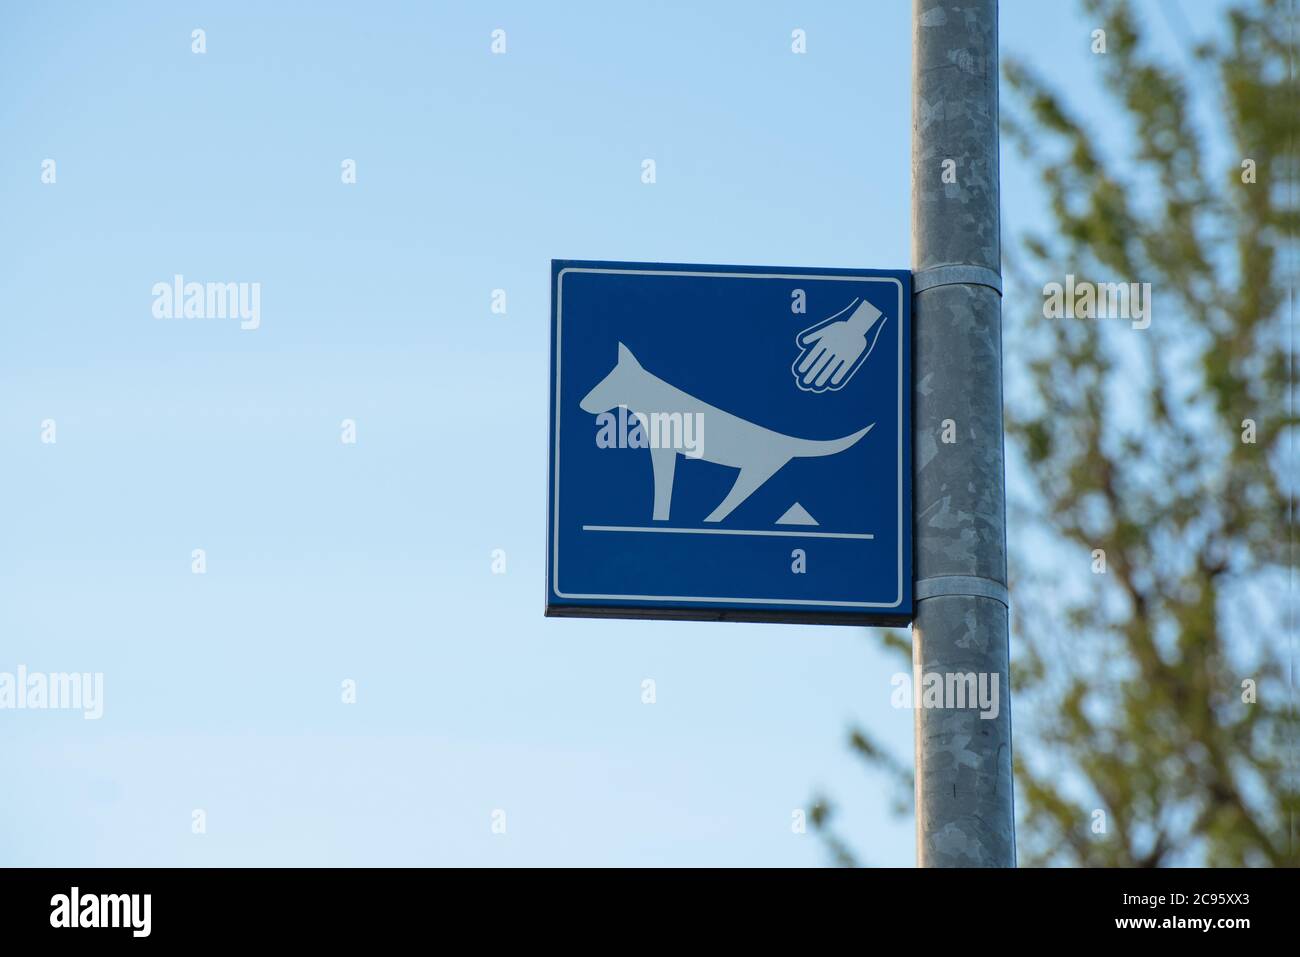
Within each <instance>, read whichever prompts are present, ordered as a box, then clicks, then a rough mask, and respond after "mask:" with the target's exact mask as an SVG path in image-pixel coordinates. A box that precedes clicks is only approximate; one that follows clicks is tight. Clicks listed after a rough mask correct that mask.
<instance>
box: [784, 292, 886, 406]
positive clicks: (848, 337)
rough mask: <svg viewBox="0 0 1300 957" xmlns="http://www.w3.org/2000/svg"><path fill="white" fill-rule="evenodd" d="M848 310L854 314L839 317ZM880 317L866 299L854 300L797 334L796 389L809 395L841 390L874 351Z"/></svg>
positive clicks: (793, 369)
mask: <svg viewBox="0 0 1300 957" xmlns="http://www.w3.org/2000/svg"><path fill="white" fill-rule="evenodd" d="M855 305H856V306H857V308H856V309H853V307H854V306H855ZM850 309H853V313H852V314H851V315H850V316H849V317H848V318H847V319H840V318H839V317H840V316H842V315H844V313H846V312H848V311H849V310H850ZM881 316H882V313H881V312H880V310H879V309H877V308H876V307H875V306H873V305H872V304H871V303H869V302H867V301H866V300H865V299H863V300H862V301H861V302H859V301H858V300H856V299H855V300H854V301H853V302H851V303H849V304H848V305H847V306H845V307H844V308H843V309H841V310H840V311H839V312H837V313H836V314H835V315H833V316H831V317H830V318H829V319H826V320H824V321H822V322H819V323H818V324H817V325H815V326H813V327H812V328H810V329H805V330H804V331H803V332H801V333H799V335H798V336H797V337H796V338H795V342H796V343H798V345H799V348H800V350H801V351H800V353H799V357H798V358H797V359H795V360H794V365H793V366H791V371H792V372H793V373H794V379H795V383H796V384H797V385H798V386H799V388H801V389H803V390H805V391H808V392H825V391H826V390H827V389H840V388H842V387H843V386H844V385H845V384H846V383H847V382H848V381H849V379H850V378H851V377H852V376H853V373H855V372H857V371H858V368H859V367H860V366H861V365H862V363H863V362H865V361H866V358H867V356H869V355H871V350H872V349H873V348H875V345H876V340H877V339H878V338H880V330H881V329H883V328H884V326H885V323H884V320H883V319H882V318H881ZM873 326H874V327H875V333H874V334H872V333H871V330H872V327H873ZM869 334H870V336H871V341H870V343H868V342H867V337H868V335H869Z"/></svg>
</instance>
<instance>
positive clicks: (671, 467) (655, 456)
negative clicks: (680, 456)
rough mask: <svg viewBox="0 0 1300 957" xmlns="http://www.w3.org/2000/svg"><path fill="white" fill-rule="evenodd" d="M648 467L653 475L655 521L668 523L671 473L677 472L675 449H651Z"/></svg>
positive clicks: (671, 496) (671, 498) (671, 495)
mask: <svg viewBox="0 0 1300 957" xmlns="http://www.w3.org/2000/svg"><path fill="white" fill-rule="evenodd" d="M650 465H651V466H652V467H653V468H654V473H655V521H656V522H666V521H668V510H669V507H670V506H671V505H672V501H673V473H674V472H676V471H677V450H676V449H651V450H650Z"/></svg>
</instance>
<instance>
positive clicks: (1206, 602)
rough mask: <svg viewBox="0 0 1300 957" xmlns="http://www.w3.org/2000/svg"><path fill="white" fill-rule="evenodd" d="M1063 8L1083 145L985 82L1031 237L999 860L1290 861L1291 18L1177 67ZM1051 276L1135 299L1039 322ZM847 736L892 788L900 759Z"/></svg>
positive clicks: (1035, 97)
mask: <svg viewBox="0 0 1300 957" xmlns="http://www.w3.org/2000/svg"><path fill="white" fill-rule="evenodd" d="M1083 6H1084V9H1085V10H1086V11H1087V12H1088V14H1089V15H1090V19H1092V20H1094V21H1095V22H1097V23H1098V24H1100V25H1101V26H1102V27H1103V28H1104V30H1105V33H1106V37H1105V50H1106V52H1105V53H1098V54H1097V55H1096V57H1095V62H1096V65H1097V68H1098V70H1099V71H1100V78H1101V82H1102V85H1103V88H1104V90H1105V91H1106V93H1107V96H1108V99H1109V101H1110V103H1111V105H1112V109H1111V110H1110V111H1109V112H1108V116H1107V117H1106V118H1105V121H1104V124H1103V126H1102V128H1099V129H1093V128H1089V126H1088V125H1086V124H1085V123H1084V122H1082V121H1081V120H1079V119H1078V118H1077V117H1076V116H1075V114H1073V113H1072V112H1071V109H1070V107H1069V104H1068V103H1067V101H1066V99H1065V98H1064V97H1063V96H1062V95H1061V94H1060V93H1059V92H1057V90H1056V89H1054V88H1053V86H1052V85H1050V84H1049V83H1047V82H1045V81H1044V80H1043V79H1042V78H1041V77H1039V76H1038V75H1036V74H1035V73H1034V71H1032V70H1031V69H1030V68H1029V67H1028V66H1027V65H1026V64H1025V63H1023V62H1022V61H1020V60H1017V59H1007V60H1005V61H1004V81H1005V83H1004V96H1003V119H1002V122H1003V129H1004V133H1005V135H1006V137H1007V140H1008V143H1009V144H1011V145H1012V146H1014V147H1015V148H1016V149H1018V150H1019V151H1020V153H1021V155H1022V156H1023V157H1025V159H1026V160H1027V162H1028V163H1029V164H1030V165H1031V166H1032V167H1033V168H1034V169H1035V170H1036V171H1037V175H1038V179H1039V182H1040V184H1041V186H1042V190H1043V194H1044V196H1045V205H1046V216H1045V222H1046V223H1047V224H1048V227H1047V228H1044V229H1042V230H1034V231H1030V232H1029V233H1027V234H1025V235H1023V236H1021V237H1018V241H1017V242H1016V243H1014V244H1009V245H1010V247H1011V248H1010V249H1009V251H1008V261H1007V263H1006V264H1005V266H1006V271H1007V273H1008V279H1009V280H1011V281H1010V282H1009V283H1008V296H1007V299H1006V301H1005V302H1004V323H1005V324H1006V336H1007V342H1008V346H1007V349H1006V350H1005V353H1004V354H1005V359H1004V361H1005V363H1006V366H1007V369H1006V372H1007V383H1008V388H1007V410H1006V417H1007V441H1008V453H1009V462H1010V463H1011V469H1012V470H1013V471H1014V472H1017V473H1018V475H1014V476H1009V477H1010V478H1011V479H1012V481H1011V484H1010V486H1009V487H1010V488H1011V489H1012V493H1014V492H1015V490H1016V489H1017V488H1018V487H1021V488H1022V489H1023V490H1022V492H1021V493H1020V494H1016V495H1014V497H1013V498H1012V501H1011V518H1012V521H1011V522H1010V536H1011V541H1010V547H1011V555H1012V562H1011V570H1012V598H1013V601H1012V655H1013V701H1014V707H1015V718H1014V721H1015V730H1016V742H1015V747H1016V761H1015V774H1016V784H1017V792H1016V807H1017V840H1018V845H1019V848H1018V849H1019V859H1020V863H1021V864H1022V865H1050V864H1072V865H1102V866H1170V865H1192V864H1210V865H1223V866H1228V865H1282V864H1288V863H1289V864H1295V863H1297V862H1298V861H1300V841H1298V840H1297V838H1298V837H1300V835H1297V834H1296V825H1297V823H1300V822H1297V821H1296V812H1297V810H1300V788H1298V787H1297V753H1298V750H1300V734H1298V733H1297V730H1298V726H1297V720H1296V712H1295V697H1296V691H1295V684H1294V681H1295V678H1294V676H1293V675H1291V674H1290V673H1289V671H1288V668H1289V667H1290V668H1293V667H1294V665H1295V663H1296V653H1297V638H1296V604H1297V593H1296V589H1295V580H1294V571H1295V551H1294V525H1293V507H1294V500H1295V492H1296V486H1297V482H1300V463H1297V460H1296V455H1295V439H1296V433H1297V431H1298V429H1297V423H1298V422H1300V419H1297V416H1296V414H1295V411H1294V410H1295V405H1294V391H1295V380H1294V365H1293V352H1292V349H1291V347H1292V344H1293V343H1292V342H1291V341H1290V340H1291V337H1292V336H1293V331H1294V327H1293V326H1292V325H1290V320H1289V309H1290V298H1289V294H1288V290H1292V289H1294V283H1295V276H1296V257H1295V252H1296V226H1297V222H1298V221H1300V207H1298V206H1297V194H1296V184H1297V180H1300V162H1298V160H1297V153H1296V131H1297V126H1298V125H1300V98H1298V97H1297V81H1296V77H1295V73H1294V62H1293V61H1294V39H1295V38H1294V33H1293V31H1294V29H1295V24H1294V17H1293V15H1292V16H1288V12H1290V13H1292V14H1293V12H1294V8H1293V7H1290V6H1289V5H1288V4H1287V3H1286V2H1284V0H1261V2H1258V3H1255V4H1251V5H1243V6H1235V7H1231V8H1229V9H1228V10H1227V11H1226V12H1225V14H1224V20H1225V22H1224V29H1223V30H1222V31H1220V32H1219V35H1218V37H1217V38H1216V39H1215V40H1214V41H1213V42H1209V43H1206V44H1203V45H1201V46H1198V47H1197V48H1195V49H1193V50H1184V54H1185V59H1184V61H1183V62H1184V63H1185V64H1186V65H1185V66H1184V67H1183V68H1176V67H1174V66H1172V65H1169V64H1168V63H1166V62H1164V61H1162V60H1161V59H1160V58H1159V57H1157V56H1156V55H1155V54H1154V53H1153V52H1152V51H1151V49H1150V43H1149V42H1147V40H1148V37H1147V30H1148V29H1149V25H1147V24H1144V23H1143V22H1141V21H1140V20H1139V18H1138V17H1136V16H1135V15H1134V12H1133V10H1132V8H1131V7H1130V5H1129V4H1128V3H1127V2H1125V0H1085V2H1084V3H1083ZM1094 50H1095V45H1094ZM1007 93H1010V96H1009V97H1008V96H1007V95H1006V94H1007ZM1200 98H1205V99H1204V100H1202V99H1200ZM1008 101H1009V102H1008ZM1198 102H1206V103H1208V104H1209V105H1210V106H1211V109H1210V110H1208V111H1206V113H1205V115H1209V116H1212V117H1214V118H1215V120H1217V121H1218V122H1219V123H1220V124H1221V127H1220V128H1219V129H1217V130H1214V131H1213V134H1214V135H1213V136H1209V137H1207V136H1205V135H1204V134H1203V133H1202V131H1201V130H1199V129H1198V128H1197V124H1196V123H1195V121H1194V116H1196V115H1198V114H1197V113H1196V111H1195V107H1196V105H1197V104H1198ZM1008 107H1010V108H1008ZM1218 154H1222V156H1221V157H1220V156H1219V155H1218ZM1067 276H1072V277H1074V278H1073V283H1074V285H1075V286H1076V288H1078V287H1080V286H1081V285H1082V284H1083V283H1085V282H1091V283H1108V284H1109V283H1124V284H1129V283H1138V284H1139V286H1138V288H1137V290H1132V287H1126V288H1125V289H1124V290H1123V291H1124V292H1131V291H1135V292H1136V293H1137V296H1138V297H1140V296H1141V295H1142V291H1143V290H1144V289H1145V288H1149V290H1150V294H1149V296H1148V297H1147V300H1146V304H1145V308H1146V309H1147V310H1148V311H1147V313H1146V316H1145V317H1142V316H1136V315H1133V314H1132V313H1133V306H1134V304H1135V303H1134V302H1133V301H1130V302H1129V304H1128V306H1129V312H1130V316H1129V318H1128V320H1127V321H1126V320H1125V319H1123V318H1095V317H1094V316H1095V314H1096V310H1095V308H1094V309H1092V310H1089V309H1088V308H1086V305H1085V303H1084V302H1083V301H1080V302H1078V303H1076V304H1077V305H1079V306H1080V308H1079V309H1078V310H1077V311H1072V312H1071V313H1067V314H1066V315H1060V314H1059V313H1058V312H1057V311H1056V310H1055V309H1054V308H1053V304H1051V303H1049V301H1048V300H1049V298H1050V293H1051V292H1055V287H1052V286H1050V283H1053V282H1055V283H1059V284H1061V285H1062V287H1064V286H1065V285H1066V284H1067V282H1068V280H1067V278H1066V277H1067ZM1142 283H1150V286H1149V287H1143V286H1141V285H1140V284H1142ZM1085 288H1086V287H1085ZM1104 288H1106V289H1107V291H1108V292H1109V293H1110V300H1109V303H1108V305H1112V306H1113V305H1114V304H1115V300H1114V296H1116V295H1117V294H1118V293H1119V292H1120V289H1119V287H1118V286H1107V287H1104ZM1058 304H1059V303H1058ZM1145 323H1149V324H1145ZM1144 324H1145V325H1144ZM1009 494H1010V493H1009ZM887 640H888V641H889V642H890V643H891V644H892V645H894V646H895V647H898V648H899V649H900V650H901V651H903V652H906V653H909V654H910V642H908V641H907V640H906V638H905V636H903V637H901V638H900V636H898V635H891V636H889V638H888V639H887ZM1288 660H1289V665H1288ZM851 740H852V743H853V745H854V747H855V748H856V750H857V751H858V753H859V754H861V755H862V756H863V757H864V758H865V759H866V760H867V761H868V762H869V763H870V764H871V765H872V766H873V767H875V768H876V769H877V770H880V771H883V772H884V773H886V774H887V775H888V776H889V777H891V778H892V779H893V780H895V781H896V782H897V783H898V784H899V785H900V786H901V788H902V791H901V792H900V793H901V794H906V793H910V777H909V775H910V770H909V769H908V767H907V765H910V761H909V762H900V761H898V760H896V759H894V758H891V757H889V756H888V755H886V754H885V753H884V752H883V751H882V749H881V748H879V747H878V746H877V745H876V744H874V743H873V742H872V741H871V739H870V737H869V736H868V735H867V734H866V733H865V732H864V731H863V730H861V729H854V730H853V731H852V737H851ZM818 803H819V807H820V813H819V815H818V816H816V817H815V818H814V823H815V824H817V825H818V826H819V828H820V830H821V833H822V834H823V835H824V836H825V837H826V838H827V840H828V841H830V842H831V846H832V848H833V849H834V850H835V852H836V856H837V858H838V859H839V860H841V861H844V860H848V859H849V855H848V851H847V849H846V848H845V847H844V845H843V842H842V841H841V840H840V839H839V838H838V837H836V836H835V835H834V834H833V832H832V830H831V826H830V821H831V820H832V808H831V806H830V805H829V803H828V802H826V801H825V800H820V801H819V802H818Z"/></svg>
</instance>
